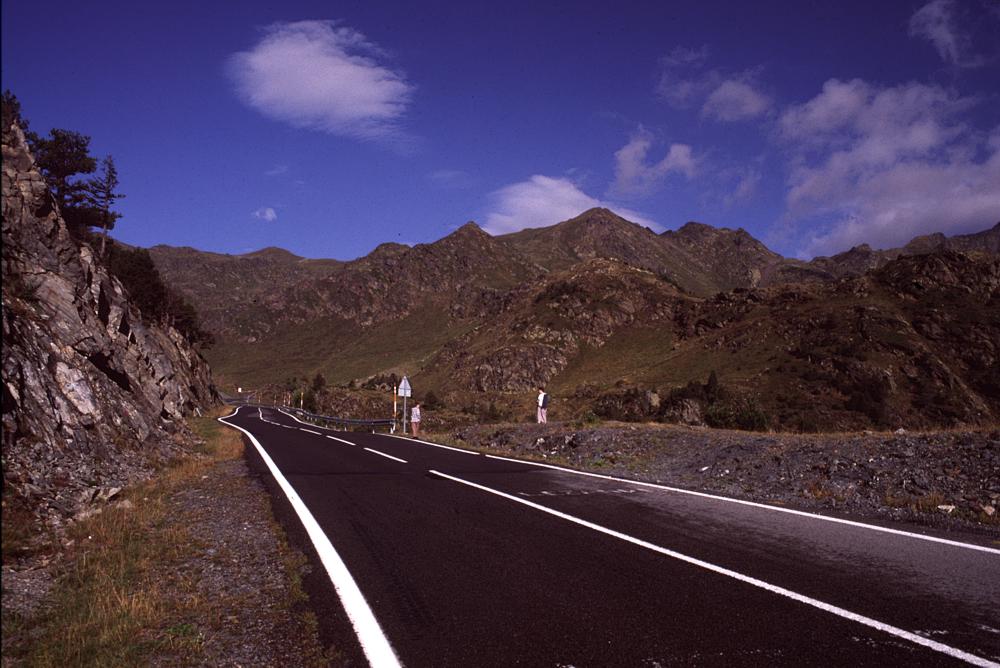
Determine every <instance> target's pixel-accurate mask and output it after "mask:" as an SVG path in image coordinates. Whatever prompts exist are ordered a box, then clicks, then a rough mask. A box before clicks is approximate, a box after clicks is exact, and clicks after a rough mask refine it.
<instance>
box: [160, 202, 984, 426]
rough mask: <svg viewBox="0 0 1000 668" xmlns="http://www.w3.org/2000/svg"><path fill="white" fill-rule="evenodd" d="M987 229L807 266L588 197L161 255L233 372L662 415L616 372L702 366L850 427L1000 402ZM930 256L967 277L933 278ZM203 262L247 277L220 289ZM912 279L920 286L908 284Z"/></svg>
mask: <svg viewBox="0 0 1000 668" xmlns="http://www.w3.org/2000/svg"><path fill="white" fill-rule="evenodd" d="M998 234H1000V226H998V227H995V228H993V229H991V230H987V231H984V232H982V233H979V234H975V235H966V236H963V237H954V238H951V239H948V238H944V237H940V238H938V237H935V236H932V237H925V238H921V239H917V240H914V241H913V242H911V244H909V245H908V246H906V247H904V248H901V249H891V250H887V251H874V250H871V249H870V248H867V247H858V248H855V249H852V250H851V251H848V252H846V253H842V254H840V255H837V256H833V257H829V258H817V259H816V260H813V261H812V262H802V261H798V260H791V259H787V258H783V257H781V256H780V255H778V254H776V253H774V252H772V251H770V250H769V249H768V248H767V247H766V246H764V245H763V244H762V243H760V242H759V241H758V240H756V239H754V238H753V237H752V236H751V235H749V234H748V233H747V232H746V231H744V230H742V229H736V230H733V229H727V228H714V227H711V226H708V225H703V224H699V223H688V224H686V225H684V226H683V227H681V228H680V229H679V230H676V231H670V232H666V233H664V234H661V235H657V234H655V233H653V232H652V231H650V230H648V229H647V228H644V227H641V226H639V225H635V224H634V223H631V222H629V221H627V220H625V219H623V218H621V217H619V216H617V215H615V214H614V213H613V212H611V211H608V210H606V209H592V210H590V211H587V212H584V213H583V214H581V215H580V216H577V217H576V218H573V219H571V220H567V221H564V222H562V223H559V224H557V225H554V226H551V227H548V228H539V229H528V230H523V231H521V232H517V233H514V234H509V235H504V236H500V237H491V236H490V235H488V234H487V233H485V232H484V231H483V230H481V229H480V228H479V227H478V226H476V225H475V224H474V223H468V224H466V225H464V226H463V227H461V228H460V229H458V230H456V231H455V232H454V233H452V234H450V235H448V236H447V237H445V238H443V239H441V240H439V241H437V242H434V243H431V244H420V245H417V246H414V247H412V248H410V247H407V246H402V245H399V244H383V245H382V246H379V247H378V248H377V249H376V250H375V251H373V252H372V253H371V254H369V255H368V256H365V257H363V258H359V259H357V260H354V261H350V262H345V263H329V264H320V265H319V268H317V267H304V266H303V265H304V261H303V260H302V259H301V258H297V257H295V256H294V255H291V254H289V253H285V252H281V251H276V250H275V249H265V251H260V252H258V253H254V254H250V256H219V255H211V254H198V253H197V252H196V251H189V250H185V251H183V252H181V251H178V250H177V249H172V250H171V249H164V248H162V247H160V248H158V249H157V251H156V255H155V257H157V262H160V259H159V258H161V257H169V258H170V261H169V262H164V263H163V264H162V265H161V268H162V270H163V271H164V273H166V274H167V275H168V276H177V277H178V278H179V279H181V280H182V281H183V283H181V286H182V288H184V289H186V290H188V294H189V295H190V296H191V298H192V299H194V300H196V301H197V300H200V301H201V305H202V308H207V309H208V313H207V314H206V321H207V322H208V323H210V326H212V324H216V323H217V325H216V326H217V327H218V328H219V329H218V330H217V331H216V334H217V336H219V337H220V339H221V340H222V342H223V344H222V345H219V346H217V347H216V348H215V349H214V350H213V351H211V353H210V356H211V357H210V361H211V362H212V364H213V366H214V368H215V369H216V372H217V373H218V374H219V375H220V377H222V378H223V379H224V380H225V381H226V382H229V383H231V384H233V385H236V384H239V385H242V386H253V387H259V386H261V385H271V386H273V387H278V386H281V387H287V388H288V389H292V388H294V387H295V385H296V383H295V382H291V380H290V379H291V378H293V377H298V378H300V379H301V378H311V377H312V376H314V375H315V374H316V373H322V374H323V375H324V377H325V378H326V379H327V380H328V381H330V382H332V383H335V384H345V383H348V382H353V383H354V384H364V383H365V382H366V381H365V379H367V378H370V377H376V376H380V375H385V374H391V373H395V374H397V375H401V374H403V373H407V374H409V375H410V376H411V378H413V379H414V382H415V383H416V386H417V387H418V388H419V389H420V391H428V390H433V391H434V393H435V394H437V395H439V396H442V397H445V398H446V401H447V402H448V403H449V404H452V405H455V404H456V403H457V404H461V405H469V406H472V405H482V402H483V401H485V400H486V398H487V397H489V398H490V401H492V402H493V403H497V402H499V404H498V405H506V406H507V409H509V410H516V409H515V405H516V404H517V402H518V401H520V398H523V397H524V396H525V393H526V392H530V391H531V389H532V388H534V387H537V386H538V385H539V384H547V385H548V386H549V387H551V388H552V389H553V390H554V391H555V392H557V393H559V394H562V395H565V396H570V395H573V396H575V397H577V399H576V400H574V401H573V402H567V404H568V403H572V405H573V406H574V407H575V408H574V410H573V411H572V412H573V414H575V415H583V414H585V413H587V412H588V411H591V410H598V412H600V411H604V413H606V414H608V415H609V416H614V415H616V414H617V413H624V414H629V415H632V416H633V417H640V416H642V417H645V418H650V419H660V418H661V417H662V416H661V415H659V414H654V413H655V412H654V413H650V411H649V409H648V407H647V408H642V409H638V408H635V407H634V406H633V407H629V408H622V409H621V410H619V409H618V408H615V406H617V405H618V404H622V403H623V402H624V403H628V400H627V397H625V395H628V396H632V397H634V396H637V395H636V394H635V392H634V391H633V390H630V389H628V388H645V389H644V390H643V391H653V390H656V391H658V393H659V395H663V396H667V395H669V394H670V393H671V392H672V391H673V392H675V394H676V393H677V391H678V388H681V387H684V386H687V385H688V384H689V383H692V382H700V383H704V382H705V379H706V378H707V377H708V376H709V374H710V373H711V372H712V371H715V372H716V373H717V375H718V377H719V379H720V381H721V382H722V383H723V385H724V386H725V387H727V388H730V394H731V395H732V397H731V399H732V401H737V398H738V397H744V396H749V395H753V396H754V397H755V398H754V399H753V401H754V402H755V404H754V405H755V406H757V407H758V408H760V410H761V411H762V412H763V413H766V415H767V420H768V421H769V424H771V425H772V426H780V427H781V428H789V429H815V428H862V427H868V426H890V425H892V424H895V423H899V424H903V423H905V424H911V425H926V426H934V425H951V424H980V423H984V422H989V421H990V420H994V419H996V417H997V415H1000V412H998V409H997V405H996V400H997V394H998V393H997V392H996V391H995V390H994V389H991V386H990V385H989V383H986V385H983V382H984V381H982V378H981V376H982V371H981V369H982V368H987V369H990V368H992V367H990V365H991V364H995V359H994V358H993V357H990V355H991V354H992V353H990V350H992V348H990V347H989V345H986V344H983V345H980V343H979V342H978V341H977V340H976V339H975V332H977V331H983V332H987V333H988V332H994V333H995V332H998V331H1000V326H998V323H997V321H996V318H994V317H992V316H991V315H990V313H991V311H990V310H989V309H988V308H986V309H983V308H982V304H984V303H985V304H992V303H993V302H992V301H991V300H994V299H995V291H992V292H991V291H990V289H989V288H988V285H989V284H988V283H983V282H982V281H980V283H979V284H978V285H977V284H976V281H975V280H974V278H973V277H974V276H976V275H979V274H981V275H983V276H989V275H990V272H991V271H993V269H992V267H993V265H992V264H990V263H991V262H994V261H995V260H996V253H995V248H996V247H997V237H998ZM959 250H961V251H970V252H972V254H971V255H970V254H967V253H965V254H963V253H960V252H958V251H959ZM977 253H982V254H977ZM930 258H935V259H934V260H933V261H932V260H931V259H930ZM934 262H939V263H944V264H943V265H942V266H944V267H946V269H947V272H951V273H952V274H954V275H955V276H960V277H963V278H962V281H964V282H960V284H958V285H951V284H944V285H940V286H938V283H937V282H938V281H939V280H941V276H940V271H938V269H940V267H938V265H935V264H934ZM928 263H930V264H928ZM935 267H937V268H935ZM208 271H213V272H214V275H216V276H220V275H221V276H230V277H233V278H234V280H235V278H236V277H241V276H244V274H245V273H248V272H255V275H256V278H252V277H250V276H247V277H246V278H245V285H244V286H242V287H240V288H238V289H236V288H234V290H235V294H234V295H233V297H232V298H231V299H224V298H223V295H224V294H225V291H220V290H218V289H217V288H219V287H220V284H219V282H217V281H215V280H210V277H209V275H208V273H207V272H208ZM873 272H874V273H873ZM265 275H266V276H267V280H266V281H263V280H257V279H258V278H259V277H261V276H265ZM889 277H895V278H894V279H892V280H893V281H895V283H889V282H887V281H889ZM907 280H909V281H915V282H918V283H920V284H923V285H926V286H927V293H926V294H923V295H921V296H920V297H919V298H916V299H914V298H913V296H912V295H909V293H907V291H906V290H907V289H908V288H905V284H906V281H907ZM210 283H211V284H212V286H211V287H209V284H210ZM184 286H190V287H186V288H185V287H184ZM984 290H985V291H984ZM206 293H207V294H208V295H209V296H205V295H206ZM973 294H975V295H977V296H976V297H975V298H970V297H969V295H973ZM928 322H933V323H936V325H935V326H936V327H938V328H939V329H940V330H941V331H942V332H944V334H941V333H940V332H937V330H934V331H931V330H930V329H927V327H930V325H926V323H928ZM918 323H924V324H918ZM963 323H968V325H966V324H963ZM922 328H923V329H922ZM977 328H978V329H977ZM935 332H937V333H935ZM970 350H975V351H978V353H981V354H982V355H983V357H982V359H976V360H973V359H971V358H969V354H971V353H969V351H970ZM262 360H267V362H266V363H262ZM983 365H985V367H984V366H983ZM977 369H978V370H977ZM987 375H989V374H988V373H987ZM887 378H888V379H889V380H886V379H887ZM883 385H885V387H886V388H888V389H882V388H883ZM622 387H624V389H621V388H622ZM900 388H901V389H900ZM635 391H638V390H635ZM630 392H632V394H629V393H630ZM618 395H622V396H618ZM463 397H464V398H463ZM476 397H482V398H483V399H476ZM696 399H698V398H697V397H696ZM698 400H699V401H700V400H701V399H698ZM740 400H741V401H742V400H743V399H740ZM675 403H676V402H675ZM702 403H703V404H704V402H702ZM664 405H665V404H664ZM602 406H603V408H601V407H602ZM963 406H964V408H962V407H963ZM707 408H709V406H707V405H702V409H707ZM564 410H565V409H564ZM663 410H666V409H663ZM719 410H721V409H719ZM661 413H662V411H661ZM640 414H641V415H640Z"/></svg>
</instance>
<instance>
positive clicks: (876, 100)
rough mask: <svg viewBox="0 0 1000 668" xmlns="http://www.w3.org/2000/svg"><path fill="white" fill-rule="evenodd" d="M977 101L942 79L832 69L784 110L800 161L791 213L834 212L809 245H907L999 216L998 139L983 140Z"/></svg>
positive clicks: (813, 249)
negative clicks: (879, 79)
mask: <svg viewBox="0 0 1000 668" xmlns="http://www.w3.org/2000/svg"><path fill="white" fill-rule="evenodd" d="M973 104H975V100H972V99H969V98H962V97H960V96H958V95H957V94H955V93H954V92H953V91H950V90H948V89H945V88H942V87H940V86H934V85H925V84H918V83H910V84H904V85H900V86H895V87H888V88H879V87H877V86H874V85H872V84H868V83H866V82H863V81H860V80H854V81H850V82H841V81H838V80H835V79H834V80H830V81H828V82H826V84H825V85H824V86H823V90H822V92H821V93H820V94H819V95H817V96H816V97H815V98H813V99H812V100H810V101H808V102H807V103H805V104H802V105H798V106H794V107H791V108H789V109H787V110H786V111H785V112H784V114H783V115H782V117H781V119H780V120H779V136H780V137H781V139H783V140H784V141H785V142H786V145H787V147H788V148H789V150H790V157H791V166H792V168H791V173H790V178H789V184H788V185H789V190H788V192H787V195H786V205H787V216H788V218H789V219H791V220H797V221H810V222H811V224H812V225H816V224H822V221H826V222H829V221H833V222H832V224H831V225H829V227H828V228H827V229H826V230H825V231H824V232H821V233H818V234H813V235H812V236H811V238H810V239H808V240H807V242H806V247H805V251H806V253H807V254H814V253H823V254H829V253H836V252H840V251H843V250H846V249H847V248H849V247H850V246H853V245H856V244H859V243H870V244H872V245H875V246H880V247H892V246H899V245H902V244H905V243H906V242H907V241H909V240H910V239H911V238H912V237H914V236H916V235H918V234H926V233H930V232H944V233H946V234H958V233H963V232H970V231H975V230H979V229H983V228H985V227H988V226H990V225H992V224H994V223H996V222H997V221H998V220H1000V157H998V155H997V149H998V145H1000V142H993V143H991V144H989V146H990V149H989V150H988V151H985V152H984V151H983V150H982V149H983V141H982V139H983V138H982V136H981V135H980V134H979V133H977V132H976V131H975V130H974V129H973V128H972V127H971V126H969V125H968V124H967V123H966V122H964V121H962V120H961V119H960V116H961V112H963V111H966V110H968V109H969V108H970V107H971V106H972V105H973ZM984 153H985V155H984Z"/></svg>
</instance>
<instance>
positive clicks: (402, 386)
mask: <svg viewBox="0 0 1000 668" xmlns="http://www.w3.org/2000/svg"><path fill="white" fill-rule="evenodd" d="M411 395H412V390H411V389H410V379H409V378H407V377H406V376H403V380H402V381H400V383H399V396H401V397H403V433H404V434H405V433H406V399H407V397H409V396H411Z"/></svg>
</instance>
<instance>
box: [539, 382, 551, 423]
mask: <svg viewBox="0 0 1000 668" xmlns="http://www.w3.org/2000/svg"><path fill="white" fill-rule="evenodd" d="M548 411H549V395H548V393H546V392H545V388H544V387H540V388H538V424H545V423H546V422H548V421H549V418H548V415H547V413H548Z"/></svg>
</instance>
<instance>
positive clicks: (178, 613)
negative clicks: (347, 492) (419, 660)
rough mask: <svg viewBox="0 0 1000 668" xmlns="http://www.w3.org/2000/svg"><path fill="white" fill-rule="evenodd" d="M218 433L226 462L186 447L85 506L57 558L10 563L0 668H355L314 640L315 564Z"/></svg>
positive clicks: (233, 443)
mask: <svg viewBox="0 0 1000 668" xmlns="http://www.w3.org/2000/svg"><path fill="white" fill-rule="evenodd" d="M215 433H216V434H217V435H218V434H222V436H223V437H224V438H229V439H230V440H229V441H227V444H226V445H225V446H224V447H225V450H226V452H225V453H224V454H222V455H221V456H220V455H219V454H218V452H215V453H212V452H209V454H205V453H191V454H189V455H187V456H186V457H185V458H184V459H183V460H182V461H180V462H179V463H175V464H174V466H172V467H168V468H167V469H164V470H163V471H162V472H161V473H160V474H158V475H157V476H155V477H154V478H153V479H152V480H150V481H149V482H147V483H143V484H140V485H136V486H133V487H130V488H126V489H125V490H124V491H122V492H121V493H120V494H119V495H117V496H115V497H114V498H112V499H108V500H106V501H103V502H101V503H99V504H95V505H94V506H93V507H92V508H89V509H88V511H87V512H86V513H85V514H84V515H85V516H81V517H80V518H79V519H77V520H74V521H73V522H71V523H70V526H69V529H68V531H67V533H66V535H65V538H64V540H63V541H61V543H60V544H59V545H60V547H59V549H58V550H57V551H54V552H47V553H44V554H41V553H40V554H34V555H31V556H30V557H26V558H23V559H19V560H17V561H13V560H11V561H10V563H4V566H3V658H2V665H3V666H5V667H6V666H21V665H108V664H109V663H113V664H117V665H136V664H139V665H154V666H282V665H287V666H328V665H344V664H345V663H349V662H345V661H344V660H343V657H342V656H341V653H340V652H339V651H338V649H337V648H336V647H335V646H332V645H331V644H329V643H324V642H323V640H322V639H321V632H320V624H319V623H318V621H317V618H316V615H315V613H314V612H313V607H312V606H311V605H310V601H309V598H308V596H307V594H306V593H305V587H304V586H303V581H304V580H305V579H307V578H308V577H310V574H311V571H312V570H313V566H311V565H310V563H309V560H308V559H307V558H306V557H305V556H304V555H303V553H302V552H301V551H300V550H298V549H296V548H294V547H291V546H290V545H289V541H288V539H287V537H286V535H285V532H284V531H283V530H282V528H281V526H280V525H279V524H278V522H276V521H275V517H274V512H273V510H272V506H271V497H270V495H269V494H268V491H267V490H266V489H265V485H264V482H263V481H262V480H261V479H260V477H259V475H258V474H257V473H255V472H254V471H252V470H251V468H250V467H249V466H248V463H247V460H246V458H245V457H244V456H243V453H242V452H241V451H240V439H239V437H238V436H235V435H233V436H225V434H224V432H221V431H220V432H215ZM230 434H235V433H234V432H230ZM109 527H111V528H110V529H109ZM112 553H113V554H112ZM132 553H134V554H132ZM111 561H113V564H110V565H106V566H95V564H107V563H109V562H111ZM95 573H99V574H100V576H101V577H107V581H106V582H104V581H102V584H100V585H97V586H96V587H95V585H94V583H93V581H94V579H95V578H94V577H93V576H94V574H95ZM88 581H90V582H88ZM95 588H98V589H100V588H103V589H114V590H115V591H114V592H113V593H108V592H95V591H94V589H95ZM109 607H110V608H112V609H113V611H112V613H111V614H106V608H109ZM95 619H98V620H100V621H95Z"/></svg>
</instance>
